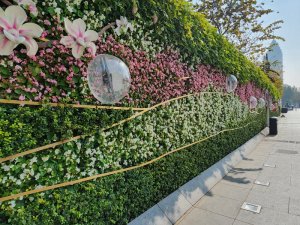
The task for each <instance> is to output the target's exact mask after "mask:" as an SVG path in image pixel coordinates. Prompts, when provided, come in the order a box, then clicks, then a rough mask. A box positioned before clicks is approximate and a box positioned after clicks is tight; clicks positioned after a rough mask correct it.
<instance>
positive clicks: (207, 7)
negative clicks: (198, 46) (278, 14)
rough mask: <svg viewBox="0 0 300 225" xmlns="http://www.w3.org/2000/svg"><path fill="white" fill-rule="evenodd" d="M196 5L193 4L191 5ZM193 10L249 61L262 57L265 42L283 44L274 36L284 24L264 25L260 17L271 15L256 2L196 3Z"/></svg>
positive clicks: (210, 0) (220, 0)
mask: <svg viewBox="0 0 300 225" xmlns="http://www.w3.org/2000/svg"><path fill="white" fill-rule="evenodd" d="M194 2H195V1H194ZM195 7H196V10H197V11H199V12H201V13H203V14H204V15H205V16H206V17H207V19H208V20H209V21H210V22H211V23H212V25H214V26H215V27H216V28H217V31H218V32H219V34H221V35H224V36H226V37H227V38H228V39H229V41H231V42H232V43H233V44H235V45H236V46H237V48H238V49H239V50H240V51H241V52H243V53H244V54H245V55H246V56H248V57H249V58H250V59H252V60H255V59H257V58H258V57H260V56H262V55H263V54H264V53H265V52H266V50H267V49H268V46H266V45H265V43H266V42H265V41H268V40H284V39H283V38H282V37H280V36H277V35H275V31H276V30H278V29H280V28H281V25H282V23H283V20H277V21H274V22H272V23H271V24H268V25H264V22H263V21H262V17H263V16H265V15H268V14H270V13H274V11H273V10H272V9H265V8H264V7H265V3H263V2H261V3H259V2H258V1H257V0H198V2H196V4H195Z"/></svg>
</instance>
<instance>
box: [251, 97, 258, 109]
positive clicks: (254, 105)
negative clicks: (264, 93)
mask: <svg viewBox="0 0 300 225" xmlns="http://www.w3.org/2000/svg"><path fill="white" fill-rule="evenodd" d="M256 106H257V99H256V98H255V97H254V96H251V97H250V109H255V108H256Z"/></svg>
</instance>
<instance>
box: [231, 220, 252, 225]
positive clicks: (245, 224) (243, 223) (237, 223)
mask: <svg viewBox="0 0 300 225" xmlns="http://www.w3.org/2000/svg"><path fill="white" fill-rule="evenodd" d="M233 225H253V224H250V223H245V222H242V221H238V220H235V221H234V223H233Z"/></svg>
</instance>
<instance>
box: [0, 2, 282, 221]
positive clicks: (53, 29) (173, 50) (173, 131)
mask: <svg viewBox="0 0 300 225" xmlns="http://www.w3.org/2000/svg"><path fill="white" fill-rule="evenodd" d="M0 4H1V7H2V8H3V9H4V8H5V7H6V6H5V7H4V4H2V3H0ZM37 8H38V10H39V14H38V16H37V17H34V16H29V17H28V20H30V21H31V22H35V23H37V24H39V25H40V26H42V27H43V28H44V30H45V32H44V33H43V35H44V37H45V38H47V39H49V40H56V42H55V41H54V42H51V43H48V46H47V47H46V48H40V49H39V50H38V52H37V55H36V56H35V57H28V56H27V55H26V54H25V52H24V47H22V46H18V47H17V48H16V49H15V51H14V53H13V54H12V55H10V56H1V58H0V98H2V99H6V100H16V99H19V100H20V101H23V100H29V101H39V102H41V103H43V105H40V106H27V105H24V106H22V105H21V106H16V105H7V104H1V105H0V158H3V157H7V156H11V155H13V154H16V153H22V152H24V151H26V150H29V149H33V148H36V147H40V146H44V145H46V144H51V143H53V142H56V141H61V140H64V139H66V138H71V137H74V136H77V135H85V136H84V137H82V138H80V139H78V140H75V141H69V142H68V143H65V144H61V145H58V146H56V147H54V148H50V149H47V150H44V151H40V152H37V153H33V154H29V155H26V156H22V157H17V158H15V159H13V160H9V161H6V162H2V163H1V164H0V197H5V196H10V195H13V194H18V193H21V192H24V191H27V190H34V189H38V188H41V187H43V186H49V185H54V184H58V183H62V182H67V181H73V180H77V179H80V178H84V177H90V176H93V175H96V174H101V173H105V172H110V171H115V170H119V169H123V168H128V167H131V166H135V165H139V164H141V163H144V162H147V161H149V160H152V159H155V158H156V157H159V156H161V155H162V154H166V153H168V152H170V151H172V150H174V149H176V148H179V147H182V146H186V145H189V144H191V143H194V142H197V141H199V140H201V139H204V138H206V137H208V136H210V135H214V134H216V136H214V137H212V138H210V139H209V140H206V141H204V142H202V143H200V144H194V145H193V146H192V147H188V148H185V149H182V150H181V151H179V152H176V153H174V154H171V155H169V156H167V157H164V158H162V159H160V160H158V161H156V162H155V163H153V164H150V165H148V166H145V167H142V168H139V169H135V170H131V171H128V172H124V173H119V174H116V175H111V176H106V177H103V178H99V179H96V180H92V181H89V182H83V183H80V184H76V185H72V186H67V187H64V188H60V189H56V190H52V191H45V192H42V193H38V194H32V195H29V196H24V197H21V198H17V199H13V200H10V201H5V202H2V203H1V204H0V224H3V225H4V224H5V225H7V224H14V225H16V224H30V225H34V224H38V225H44V224H105V225H110V224H118V225H122V224H126V223H128V222H129V221H131V220H132V219H134V218H135V217H136V216H138V215H139V214H141V213H143V212H144V211H145V210H147V209H148V208H150V207H151V206H153V205H154V204H156V203H157V202H158V201H160V200H161V199H162V198H164V197H166V196H167V195H168V194H170V193H172V192H173V191H174V190H176V189H177V188H178V187H179V186H180V185H182V184H184V183H186V182H188V181H189V180H190V179H192V178H193V177H195V176H197V175H198V174H199V173H201V172H202V171H204V170H205V169H207V168H208V167H210V166H211V165H213V164H214V163H215V162H217V161H218V160H220V159H221V158H223V157H224V156H226V155H227V154H228V153H230V152H231V151H233V150H234V149H236V148H237V147H238V146H240V145H242V144H243V143H245V142H246V141H247V140H249V139H250V138H251V137H253V136H254V135H256V134H257V133H258V132H259V131H260V130H261V129H262V128H264V126H265V120H266V119H265V118H266V115H265V111H264V108H258V107H257V108H255V109H252V110H250V109H249V97H250V96H255V97H256V98H265V97H266V96H265V94H266V93H265V92H266V90H268V91H269V93H270V94H271V95H272V97H273V98H274V99H276V98H278V97H279V94H278V93H279V92H278V91H277V90H276V89H275V87H274V86H273V85H272V83H271V82H270V81H269V80H268V78H267V76H266V75H265V74H264V73H263V72H262V71H261V70H260V69H259V68H258V67H256V66H255V65H254V64H253V63H251V62H250V61H249V60H247V59H246V57H245V56H243V55H242V54H241V53H240V52H239V51H238V50H237V49H235V48H234V46H233V45H231V44H230V43H229V42H228V41H227V40H226V39H225V38H224V37H222V36H220V35H218V34H217V32H216V30H215V28H213V27H212V26H211V25H210V24H209V23H208V22H207V21H206V20H205V19H204V17H203V16H202V15H201V14H199V13H196V12H194V11H193V10H192V6H191V4H189V3H187V2H186V1H184V0H168V1H156V0H149V1H144V0H139V1H138V0H137V1H128V0H118V1H116V0H106V1H104V0H94V1H81V0H78V1H67V0H49V1H37ZM136 10H137V12H134V13H133V11H136ZM26 12H27V13H28V10H27V9H26ZM120 16H126V17H127V18H128V20H129V21H130V23H132V24H133V26H134V29H133V31H129V30H128V31H127V32H122V33H121V34H117V32H116V30H115V29H114V28H111V29H109V30H107V31H106V32H105V33H104V35H103V36H102V37H100V38H99V39H98V40H97V41H96V42H95V43H96V46H97V54H103V53H106V54H112V55H115V56H117V57H119V58H120V59H122V60H123V61H124V62H125V63H126V64H127V65H128V67H129V70H130V73H131V78H132V83H131V88H130V92H129V94H128V96H126V97H125V98H124V99H123V100H122V101H121V102H119V103H118V104H117V106H134V107H150V106H153V105H155V104H157V103H160V102H164V101H168V100H171V102H168V103H167V104H163V105H160V106H158V107H155V108H153V109H152V110H150V111H148V112H146V113H144V114H143V115H140V116H138V117H136V118H134V119H132V120H130V121H127V122H124V123H122V124H120V125H118V126H115V127H113V128H111V129H105V128H107V127H109V126H110V125H112V124H115V123H117V122H118V121H121V120H123V119H126V118H129V117H130V116H132V115H133V114H134V113H136V112H134V111H133V110H129V111H127V110H125V111H122V110H111V109H106V110H104V109H76V108H72V107H69V106H59V107H51V106H49V104H48V103H50V102H51V103H53V102H60V103H71V104H72V103H73V104H100V103H99V102H98V101H96V100H95V98H94V97H93V96H92V95H91V93H90V91H89V89H88V86H87V65H88V63H89V62H90V61H91V60H92V58H93V57H92V56H91V55H90V54H89V53H86V54H85V55H83V57H82V58H80V59H75V58H74V57H73V56H72V54H71V50H70V49H68V48H66V47H65V46H63V45H62V44H59V39H60V37H61V36H64V35H65V33H66V32H65V30H64V28H63V19H64V18H69V19H70V20H74V19H77V18H83V19H84V21H85V22H86V24H87V26H88V28H89V29H93V30H97V31H99V30H100V29H101V28H102V27H104V26H105V25H107V24H109V23H111V22H114V21H115V20H116V19H120ZM0 32H2V29H0ZM229 74H234V75H236V76H237V78H238V81H239V85H238V87H237V89H236V91H235V92H234V93H231V94H227V93H226V91H225V89H226V76H228V75H229ZM71 75H72V76H71ZM206 92H208V93H206ZM187 94H190V95H191V96H189V97H184V98H181V99H178V100H172V99H174V98H177V97H180V96H184V95H187ZM228 129H233V130H228ZM224 130H228V131H224ZM222 131H224V132H223V133H219V132H222ZM170 181H172V182H170Z"/></svg>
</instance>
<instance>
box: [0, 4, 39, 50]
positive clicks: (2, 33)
mask: <svg viewBox="0 0 300 225" xmlns="http://www.w3.org/2000/svg"><path fill="white" fill-rule="evenodd" d="M26 20H27V15H26V12H25V11H24V9H23V8H21V7H20V6H9V7H7V8H6V10H5V11H3V10H2V9H1V8H0V55H10V54H11V53H13V50H14V48H16V47H17V46H18V45H19V44H23V45H25V46H26V48H27V55H28V56H34V55H35V54H36V53H37V50H38V45H37V43H36V41H35V40H34V39H33V38H38V37H40V36H41V35H42V32H43V29H42V28H41V27H40V26H39V25H37V24H34V23H25V24H23V23H24V22H25V21H26Z"/></svg>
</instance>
